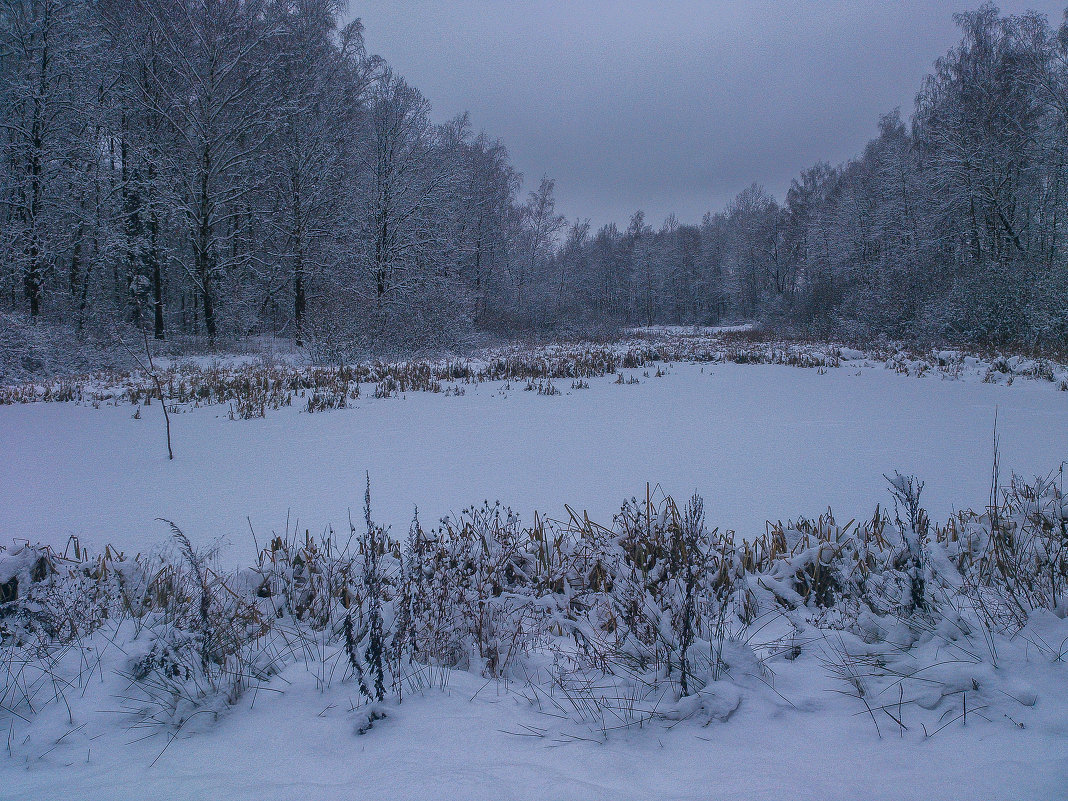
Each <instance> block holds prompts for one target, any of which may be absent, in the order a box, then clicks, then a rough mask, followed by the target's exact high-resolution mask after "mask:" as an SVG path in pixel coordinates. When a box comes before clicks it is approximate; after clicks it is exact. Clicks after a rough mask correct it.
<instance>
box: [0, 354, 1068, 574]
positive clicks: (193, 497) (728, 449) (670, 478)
mask: <svg viewBox="0 0 1068 801" xmlns="http://www.w3.org/2000/svg"><path fill="white" fill-rule="evenodd" d="M624 372H625V373H626V374H627V375H628V376H635V377H637V378H638V379H639V380H640V383H639V384H636V385H617V384H615V383H613V379H612V378H611V377H605V378H599V379H590V380H589V384H590V389H588V390H570V389H569V383H568V382H566V381H557V382H556V384H557V386H558V387H559V388H560V389H561V390H563V391H564V393H565V394H563V395H561V396H553V397H545V396H541V395H538V394H537V393H535V392H524V391H522V385H520V384H517V383H513V384H512V385H511V388H510V389H508V390H505V388H504V386H505V385H503V384H500V383H487V384H479V385H462V386H463V387H464V389H465V390H466V394H464V395H462V396H459V397H445V396H444V395H443V394H431V393H409V394H407V395H406V396H404V397H402V398H387V399H374V398H370V397H368V396H370V395H371V392H370V391H369V387H365V389H367V391H365V392H364V393H363V397H362V398H361V399H360V400H358V401H356V402H355V404H354V408H349V409H343V410H335V411H330V412H326V413H318V414H308V413H306V412H302V411H298V409H297V408H295V407H294V408H286V409H282V410H279V411H271V412H269V413H268V414H267V416H266V417H265V418H263V419H257V420H245V421H241V420H238V421H232V420H230V419H228V416H227V415H226V411H225V408H224V407H209V408H200V409H194V410H191V411H187V412H184V413H181V414H173V415H172V420H171V424H172V427H173V432H174V433H173V436H174V449H175V460H174V461H173V462H168V461H167V459H166V450H165V447H164V442H163V426H162V420H161V419H160V409H159V406H158V405H155V406H149V407H145V408H142V409H141V419H134V418H133V417H132V412H131V407H129V406H119V407H118V408H114V407H103V408H100V409H93V408H88V407H84V406H77V405H73V404H69V403H49V404H40V403H38V404H27V405H12V406H4V407H0V450H2V452H3V453H4V454H5V456H6V458H4V459H2V460H0V488H2V489H0V538H2V539H3V540H4V541H10V540H11V539H27V540H31V541H41V542H47V543H51V544H54V545H56V546H59V547H62V546H63V545H64V544H65V543H66V542H67V539H68V537H70V536H72V535H75V536H77V537H79V538H80V539H81V541H82V543H83V544H85V545H89V546H90V547H96V548H99V547H101V546H103V544H104V543H106V542H110V543H112V544H114V545H116V546H118V547H120V548H122V549H124V550H128V551H130V552H136V551H143V550H146V549H148V548H150V547H152V545H154V544H155V543H157V542H158V541H160V540H161V539H163V538H165V537H166V536H167V527H166V525H165V524H164V523H161V522H159V521H158V520H157V518H166V519H167V520H171V521H173V522H174V523H176V524H177V525H178V526H180V527H181V528H182V529H183V530H184V531H186V533H187V534H188V535H189V536H190V537H191V538H192V539H193V540H194V541H195V542H198V543H201V544H204V543H208V542H211V541H212V540H214V539H215V538H218V537H223V538H226V539H227V540H228V541H229V542H230V543H231V547H232V548H233V549H234V554H235V556H237V557H239V558H241V559H247V558H248V557H249V556H250V554H251V550H252V536H251V534H250V533H249V520H251V524H252V527H253V528H254V529H255V531H256V532H257V536H258V538H259V540H260V542H261V544H262V542H263V541H264V537H265V536H266V535H267V534H268V533H269V532H270V531H271V530H276V531H281V530H283V529H284V528H285V527H286V525H287V519H288V521H289V525H290V527H291V528H292V527H295V526H296V525H297V524H298V522H299V527H300V529H301V530H303V529H304V528H308V529H310V530H311V531H312V532H318V531H322V530H324V529H325V528H326V527H327V526H329V525H333V526H334V527H335V528H341V529H345V528H346V527H347V521H348V512H349V509H354V510H357V511H358V510H359V509H360V506H361V500H362V486H363V481H364V473H365V471H366V472H369V473H370V476H371V482H372V493H373V495H372V500H373V506H374V512H375V517H376V519H377V520H379V521H380V522H383V523H389V524H391V525H392V526H393V527H394V530H399V531H404V530H406V529H407V524H408V522H409V520H410V519H411V515H412V510H413V507H414V506H416V505H418V506H419V509H420V515H421V517H422V519H423V520H424V521H430V522H433V521H435V520H436V519H438V518H439V517H440V516H442V515H444V514H446V513H448V512H450V511H459V509H460V508H462V507H464V506H467V505H469V504H473V503H480V502H481V501H482V500H484V499H488V500H491V501H492V500H495V499H500V500H501V501H502V502H504V503H506V504H509V505H511V506H512V507H513V508H515V509H516V510H517V511H518V512H520V514H521V516H522V517H523V518H524V519H530V516H531V515H532V513H533V512H534V511H535V510H538V511H540V512H541V513H547V514H549V515H551V516H555V517H559V516H563V515H565V514H566V512H565V509H564V504H568V505H570V506H571V507H573V508H575V509H576V510H583V509H585V510H588V511H589V512H590V515H591V517H593V518H594V519H600V520H608V519H610V517H611V515H612V514H613V513H614V512H615V511H617V510H618V507H619V504H620V503H621V502H622V500H623V499H624V498H626V497H630V496H632V495H643V494H644V492H645V487H646V482H650V483H652V484H653V485H654V486H655V485H656V484H659V485H660V486H661V488H662V489H663V490H664V491H665V492H668V493H671V494H674V495H676V496H677V497H685V496H687V495H689V494H690V493H692V492H694V491H699V492H700V493H702V494H703V495H704V498H705V505H706V509H707V513H708V519H709V521H710V523H711V524H712V525H718V526H720V527H721V528H733V529H735V530H737V531H739V532H740V533H741V534H743V535H744V536H753V535H757V534H761V533H763V531H764V523H765V520H766V519H768V518H770V519H773V520H774V519H786V518H792V517H796V516H797V515H806V516H816V515H818V514H820V513H821V512H823V511H825V510H826V507H827V506H831V507H832V508H833V509H834V511H835V513H836V515H837V516H838V518H839V519H841V520H848V519H849V518H851V517H860V516H863V517H870V516H871V514H872V513H873V511H874V506H875V504H876V503H877V502H881V503H884V504H885V503H886V502H887V501H888V500H889V495H888V492H887V489H886V481H885V479H884V477H883V476H884V474H888V473H892V472H893V471H894V470H898V471H900V472H902V473H905V474H910V473H911V474H915V475H917V476H918V477H919V478H920V479H921V480H923V481H925V482H926V487H925V490H924V496H923V500H924V502H925V506H926V508H927V509H928V510H929V512H930V513H931V515H932V517H933V518H934V519H936V520H945V519H946V518H947V516H948V515H950V514H951V513H952V512H953V511H954V505H955V504H956V505H965V506H969V507H973V508H981V507H982V506H984V505H985V503H986V500H987V497H988V494H989V484H990V466H991V464H992V455H993V446H992V438H993V425H994V416H995V411H996V413H997V420H998V434H999V437H1000V441H1001V466H1002V474H1003V477H1004V476H1007V475H1008V474H1009V473H1010V472H1011V471H1016V472H1019V473H1022V474H1024V475H1033V474H1042V475H1045V474H1047V473H1048V472H1049V471H1051V470H1056V469H1057V468H1058V466H1059V465H1060V464H1061V461H1062V460H1063V459H1064V458H1065V455H1066V454H1068V394H1065V393H1061V392H1056V391H1054V390H1053V387H1052V385H1051V384H1049V383H1047V382H1042V381H1025V380H1020V381H1017V382H1015V383H1014V384H1013V385H1012V386H1004V385H996V384H992V383H982V382H979V381H963V380H960V381H953V380H940V379H939V378H938V377H928V378H914V377H909V376H905V375H899V374H897V373H895V372H892V371H890V370H886V369H882V368H879V369H864V368H860V367H856V368H854V367H842V368H840V369H831V370H827V371H825V372H824V371H817V370H811V369H809V370H802V369H797V368H791V367H778V366H767V365H736V364H719V365H689V364H676V365H673V366H671V367H670V368H667V375H666V376H664V377H663V378H656V377H651V378H645V377H643V371H640V370H628V371H624ZM651 372H655V368H652V370H651ZM821 373H822V374H821Z"/></svg>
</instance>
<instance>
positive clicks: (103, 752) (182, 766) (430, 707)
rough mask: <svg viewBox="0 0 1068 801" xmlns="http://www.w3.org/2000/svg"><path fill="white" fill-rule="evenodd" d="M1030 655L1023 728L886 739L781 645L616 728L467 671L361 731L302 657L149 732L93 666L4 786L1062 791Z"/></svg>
mask: <svg viewBox="0 0 1068 801" xmlns="http://www.w3.org/2000/svg"><path fill="white" fill-rule="evenodd" d="M1058 623H1059V624H1061V626H1060V629H1059V631H1060V633H1061V636H1064V633H1065V626H1064V622H1063V621H1058ZM100 639H101V638H98V642H99V641H100ZM1019 650H1020V651H1021V652H1022V649H1019ZM102 656H103V658H104V660H105V661H106V660H108V659H114V658H115V656H116V654H115V648H114V647H112V648H110V650H108V649H107V647H106V646H105V648H104V653H103V654H102ZM1035 657H1036V654H1035V653H1034V651H1033V650H1032V661H1033V662H1034V665H1035V672H1036V673H1037V674H1039V675H1040V676H1041V678H1042V680H1043V681H1044V686H1043V694H1042V698H1041V700H1040V701H1039V702H1038V704H1037V705H1036V709H1035V710H1034V712H1033V713H1032V714H1031V716H1030V717H1029V718H1028V725H1027V726H1026V727H1025V728H1022V729H1021V728H1018V727H1013V726H1012V725H1011V724H1008V723H1003V722H1001V721H994V722H989V721H984V720H982V719H981V718H980V717H979V716H977V715H973V716H971V717H970V719H969V721H968V722H967V723H966V724H964V723H961V722H960V721H957V722H956V723H955V724H951V725H949V726H947V727H946V728H945V729H944V730H942V731H940V732H939V733H938V734H935V735H933V736H931V737H929V738H926V739H925V738H924V737H923V735H922V733H921V732H920V730H919V727H918V726H916V725H915V724H914V723H913V728H911V729H910V730H909V731H907V732H902V733H899V732H897V731H888V730H887V728H886V724H888V723H889V720H886V719H884V726H883V732H882V738H881V739H880V737H879V735H878V734H877V733H876V731H875V728H874V726H873V725H872V723H871V719H870V718H868V717H867V715H866V714H863V713H861V714H857V713H858V711H861V712H862V710H861V708H860V707H859V705H858V704H857V703H856V702H855V701H852V700H851V699H847V698H844V697H843V696H841V695H840V694H838V693H836V692H833V691H832V690H833V687H832V686H831V685H830V684H828V682H827V680H826V678H825V677H822V676H820V671H819V670H818V668H816V667H815V666H814V665H813V658H812V657H801V658H799V659H798V660H796V661H794V662H788V661H786V660H783V659H780V660H778V661H776V662H774V663H773V666H774V670H775V675H774V682H775V687H776V690H777V691H778V693H780V694H781V695H776V694H775V693H772V692H770V691H769V692H767V693H766V694H765V695H764V696H753V695H747V696H746V698H745V699H744V700H743V702H742V704H741V706H740V708H739V709H738V711H737V712H736V713H735V714H734V715H733V716H731V717H730V719H729V720H728V721H726V722H720V721H713V722H712V723H710V724H709V725H707V726H700V725H698V724H696V723H694V722H692V721H689V722H684V723H682V724H679V725H676V726H673V727H672V726H670V724H666V723H654V724H651V725H646V726H645V727H643V728H640V729H639V728H634V729H631V730H625V731H620V732H616V733H612V734H611V735H610V736H609V738H608V740H607V742H604V741H602V739H601V738H599V736H598V735H597V734H596V733H594V732H591V731H590V730H589V729H587V728H584V727H583V726H581V725H578V724H574V723H570V722H567V721H563V722H562V721H561V720H560V719H559V718H558V717H554V716H550V715H547V714H544V713H542V712H539V711H538V710H537V709H536V708H535V706H533V705H532V704H531V703H530V702H529V701H528V700H527V698H526V697H524V695H522V694H521V690H522V688H519V687H516V686H515V685H508V684H498V683H495V682H487V681H486V680H485V679H482V678H480V677H478V676H475V675H472V674H467V673H459V672H457V673H454V674H453V675H452V676H451V678H450V680H449V683H448V686H447V687H446V689H445V690H444V691H442V690H438V689H428V690H426V691H424V692H423V693H421V694H417V695H413V696H409V697H407V698H405V700H404V701H403V703H401V704H400V705H397V704H395V703H390V704H386V705H385V706H384V707H383V709H384V711H385V712H386V715H387V717H386V718H385V719H384V720H381V721H377V722H376V723H375V725H374V727H373V729H372V730H371V731H370V732H368V733H367V734H365V735H362V736H360V735H357V734H356V733H355V728H356V726H357V725H358V724H359V722H360V720H361V719H363V720H365V719H366V709H364V710H362V714H361V710H355V711H354V710H353V709H352V706H353V704H355V703H356V702H357V701H358V698H357V695H358V693H357V692H356V690H355V687H354V686H353V685H352V684H351V683H341V682H340V681H335V682H334V683H333V684H332V685H331V686H329V687H327V688H325V689H323V690H320V689H319V688H317V687H316V682H315V679H314V677H313V675H312V673H310V672H309V671H307V670H305V669H304V667H303V666H302V665H293V666H291V667H290V668H289V669H287V671H286V672H285V673H284V674H283V675H282V676H281V677H279V678H278V679H277V680H275V681H274V682H272V683H271V685H269V688H268V689H263V690H260V691H259V692H258V693H249V694H248V695H247V696H245V697H244V698H242V699H241V700H240V701H239V702H238V704H237V705H236V706H235V707H234V708H232V709H230V710H229V711H228V712H227V713H226V714H224V715H223V716H222V717H220V718H219V719H218V720H217V721H215V722H213V723H210V724H209V723H201V724H200V725H199V728H194V725H193V724H192V723H191V725H190V726H189V727H188V728H187V729H186V730H184V731H182V732H180V733H179V734H178V736H177V737H176V739H175V740H174V741H173V742H168V737H169V735H168V733H167V732H166V731H157V732H156V733H154V734H153V733H152V732H151V731H150V732H148V734H149V735H151V736H148V737H147V738H145V734H146V733H145V732H143V731H140V730H133V731H128V730H126V729H125V728H123V727H121V726H120V725H119V723H120V722H121V721H119V720H118V718H119V716H118V715H117V714H116V713H113V712H109V711H108V710H110V709H113V708H114V705H115V704H116V703H117V702H116V701H115V698H114V696H116V695H121V694H122V693H123V692H124V690H125V687H124V686H123V684H122V682H121V681H117V682H113V683H110V684H102V683H101V682H100V681H97V680H93V681H91V682H90V683H89V691H88V692H86V693H83V694H82V695H80V696H79V695H76V694H72V695H71V705H72V708H73V716H74V720H75V722H76V725H77V724H82V723H88V724H89V725H87V726H85V727H84V728H79V729H78V730H75V731H73V732H71V729H72V728H74V727H72V726H71V725H70V724H69V723H68V722H67V719H66V716H65V714H64V715H53V717H62V720H61V721H58V722H57V723H56V724H55V726H54V728H53V729H52V730H51V731H48V732H47V733H46V732H42V731H41V730H40V729H37V730H35V731H34V735H35V736H34V739H33V741H31V742H26V741H23V740H22V739H21V738H20V739H19V741H17V742H15V743H14V744H13V746H12V756H11V758H7V757H6V756H5V757H3V758H0V796H2V797H4V798H11V799H44V798H77V799H81V800H82V801H126V800H127V799H129V801H142V799H146V798H168V799H226V800H227V801H245V800H246V799H247V800H248V801H273V799H278V800H279V801H288V799H292V798H302V797H314V798H316V799H322V800H323V801H332V800H333V799H338V800H340V799H353V798H358V799H364V800H366V801H372V800H373V799H413V800H417V799H440V798H462V799H469V800H470V801H479V800H480V799H487V801H488V800H489V799H493V801H498V799H503V800H508V799H516V800H519V799H531V800H532V801H533V800H534V799H538V800H539V801H541V800H542V799H554V801H556V800H559V801H565V800H569V799H575V801H580V800H581V801H591V800H594V799H606V801H607V800H609V799H610V800H611V801H624V800H625V799H634V800H635V801H646V799H668V798H670V799H708V798H745V799H754V801H755V800H758V799H766V800H767V801H778V800H779V799H782V798H784V797H789V798H791V799H802V800H807V799H811V800H812V801H824V799H851V798H865V799H871V801H884V800H885V801H913V800H914V801H930V799H968V800H969V801H986V800H987V799H989V800H990V801H994V800H995V799H1005V798H1021V799H1022V798H1028V799H1032V798H1033V799H1054V798H1058V797H1063V795H1062V791H1063V790H1064V789H1065V788H1068V764H1066V761H1065V758H1064V755H1065V748H1064V746H1065V741H1066V740H1065V738H1066V737H1068V729H1066V727H1065V724H1064V721H1065V713H1066V712H1068V709H1066V707H1065V699H1064V697H1063V692H1060V691H1059V688H1060V687H1061V686H1063V685H1062V684H1060V683H1059V682H1062V681H1063V674H1054V673H1053V672H1052V670H1051V669H1050V666H1049V665H1047V664H1045V663H1043V661H1042V660H1041V659H1039V658H1035ZM52 711H53V712H58V710H57V709H56V708H55V707H53V708H52ZM1025 713H1026V710H1025ZM910 722H911V721H910ZM102 723H109V724H110V725H109V726H102V725H101V724H102ZM94 730H102V731H103V733H102V734H101V733H99V731H96V732H95V733H93V734H90V732H94ZM64 735H66V736H64ZM60 737H63V739H62V741H61V742H59V743H55V742H54V741H55V740H57V739H59V738H60ZM42 744H43V745H42ZM43 746H47V747H43ZM53 746H54V747H53ZM42 752H44V753H42Z"/></svg>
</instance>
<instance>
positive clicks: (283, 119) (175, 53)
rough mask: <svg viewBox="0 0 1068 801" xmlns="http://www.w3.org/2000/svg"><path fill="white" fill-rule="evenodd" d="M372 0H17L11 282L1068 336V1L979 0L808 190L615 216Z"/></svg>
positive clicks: (37, 309) (451, 310) (3, 107)
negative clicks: (928, 63)
mask: <svg viewBox="0 0 1068 801" xmlns="http://www.w3.org/2000/svg"><path fill="white" fill-rule="evenodd" d="M344 18H345V8H344V0H0V137H2V138H0V146H2V148H3V159H2V161H0V199H2V206H0V290H2V292H3V297H4V299H5V300H4V301H3V303H4V305H5V306H7V307H8V308H9V313H13V314H18V315H24V316H27V317H30V318H33V319H35V320H36V321H40V323H41V324H52V323H62V324H64V325H66V326H70V327H72V328H73V329H75V330H76V331H78V332H81V333H83V334H84V335H86V336H91V335H93V334H94V333H99V332H101V331H103V330H109V329H114V328H115V327H121V326H127V327H128V326H131V325H137V326H142V327H146V328H147V329H148V330H149V332H150V334H151V335H154V336H155V337H156V338H157V339H165V338H181V337H198V338H202V339H205V340H206V341H208V342H209V343H210V344H216V343H218V342H219V341H220V340H227V341H232V340H235V339H240V338H243V337H248V336H252V335H260V334H266V335H273V336H281V337H288V338H291V339H293V340H294V341H295V342H296V343H297V344H299V345H310V346H314V347H319V348H324V347H325V348H333V349H336V348H339V347H347V346H351V345H352V344H353V343H359V344H361V345H363V346H372V347H373V346H381V345H388V346H391V347H393V346H400V347H424V346H428V345H434V346H442V345H446V346H455V345H462V344H463V343H464V342H467V341H469V340H470V337H471V335H472V334H473V333H475V332H479V331H484V332H492V333H495V334H499V335H508V334H515V333H518V332H524V331H542V332H544V331H552V330H561V329H571V330H573V329H586V330H588V329H592V328H599V327H608V326H611V327H618V326H625V325H635V324H655V323H666V324H714V323H718V322H722V321H724V320H737V319H760V320H764V321H766V322H767V323H769V324H773V325H776V326H778V327H780V328H782V329H786V330H790V331H794V332H796V333H798V334H801V335H805V336H817V337H825V336H835V337H842V338H847V339H851V340H870V339H873V338H879V337H887V338H893V339H903V340H909V341H917V340H930V341H945V342H968V343H973V344H989V345H1013V346H1024V347H1032V348H1038V349H1045V348H1063V347H1064V346H1065V345H1068V263H1066V256H1068V253H1066V247H1068V243H1066V241H1065V233H1064V228H1065V219H1066V218H1068V191H1066V189H1068V187H1066V185H1065V184H1066V177H1068V175H1066V156H1068V23H1065V24H1062V25H1060V27H1056V26H1054V25H1051V24H1050V23H1049V21H1048V20H1047V19H1046V18H1045V17H1043V16H1040V15H1037V14H1025V15H1022V16H1003V15H1001V14H1000V13H999V11H998V10H997V9H996V8H995V7H993V6H992V5H985V6H983V7H981V8H980V9H979V10H977V11H974V12H971V13H966V14H961V15H958V17H957V18H956V19H957V22H958V24H959V26H960V30H961V39H960V42H959V44H958V45H957V46H956V47H955V48H953V49H952V50H951V51H950V52H949V53H947V54H946V55H945V56H944V57H942V58H941V59H939V60H938V61H937V63H936V64H935V66H934V69H933V71H932V72H931V74H930V75H928V76H927V78H926V79H925V81H924V82H923V85H922V87H921V88H920V91H919V94H918V95H917V99H916V107H915V110H914V113H913V115H912V117H911V120H909V121H908V122H906V121H904V120H903V119H902V117H901V115H900V113H899V112H892V113H890V114H887V115H886V116H884V117H883V118H882V119H881V120H880V122H879V127H878V135H877V136H876V137H875V138H874V139H873V140H872V141H871V142H870V143H869V144H868V145H867V147H866V148H865V149H864V151H863V153H862V154H861V155H860V156H859V157H857V158H855V159H854V160H852V161H849V162H848V163H846V164H842V165H837V166H832V165H829V164H827V163H819V164H817V165H815V166H813V167H812V168H810V169H807V170H805V171H803V172H802V173H801V174H800V175H799V176H798V177H797V178H796V179H795V180H794V181H793V182H792V184H791V186H790V188H789V191H788V192H787V193H786V197H785V199H784V200H783V201H782V202H780V201H778V200H776V199H775V198H773V197H772V196H771V195H770V194H769V193H768V192H767V191H765V190H764V189H763V188H761V187H760V186H757V185H753V186H751V187H749V188H747V189H745V190H744V191H742V192H741V193H740V194H739V195H738V196H737V197H736V198H735V199H734V200H733V201H732V202H731V203H730V204H728V206H727V208H726V209H724V210H723V211H721V212H718V213H714V214H713V213H709V214H706V215H705V217H704V219H703V220H702V221H701V222H700V224H695V225H688V224H680V223H679V222H678V220H677V219H676V218H675V217H674V216H672V217H669V218H668V219H667V220H666V221H665V222H664V223H663V224H662V225H661V226H660V227H659V228H655V227H653V226H651V225H649V224H648V223H647V221H646V219H645V216H644V215H643V214H642V213H641V212H637V213H635V215H634V216H633V217H632V219H631V220H630V222H629V224H628V225H627V226H626V227H625V229H623V230H620V229H619V228H618V227H617V226H615V225H606V226H604V227H602V228H601V229H600V230H598V231H596V232H594V231H593V230H592V229H591V226H590V223H589V221H588V220H578V221H576V222H574V223H572V224H569V223H568V222H567V221H566V220H565V219H564V218H563V217H562V216H561V215H560V214H558V213H557V211H556V207H555V202H554V197H553V182H552V181H551V180H549V179H542V180H541V182H540V185H539V186H538V188H537V189H536V190H534V191H533V192H529V193H527V195H526V196H525V197H524V196H523V191H522V176H520V175H519V174H518V173H517V172H516V170H515V169H514V168H513V166H512V164H511V162H510V160H509V157H508V153H507V150H506V148H505V147H504V145H503V144H502V143H501V142H499V141H496V140H494V139H492V138H491V137H489V136H488V135H486V134H485V133H478V134H476V133H475V132H474V131H473V130H472V127H471V125H470V123H469V121H468V119H467V117H466V116H463V115H462V116H459V117H456V118H455V119H452V120H450V121H448V122H446V123H442V124H439V123H435V122H434V121H433V120H432V118H431V115H430V108H429V103H428V101H427V100H426V98H424V97H423V96H422V95H421V94H420V92H419V91H418V90H417V89H415V88H414V87H412V86H411V85H409V84H408V83H407V82H406V81H405V80H404V79H403V78H402V77H401V76H399V75H397V74H396V72H394V71H393V70H392V69H391V68H390V66H389V65H388V64H386V63H385V62H384V61H383V60H382V59H380V58H378V57H375V56H373V55H371V54H370V53H368V51H367V49H366V47H365V44H364V38H363V29H362V27H361V25H360V23H359V21H358V20H357V21H354V22H349V23H347V24H346V23H345V22H344Z"/></svg>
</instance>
